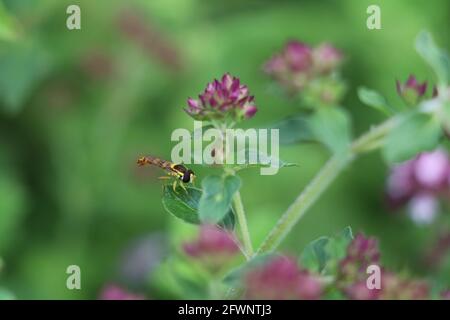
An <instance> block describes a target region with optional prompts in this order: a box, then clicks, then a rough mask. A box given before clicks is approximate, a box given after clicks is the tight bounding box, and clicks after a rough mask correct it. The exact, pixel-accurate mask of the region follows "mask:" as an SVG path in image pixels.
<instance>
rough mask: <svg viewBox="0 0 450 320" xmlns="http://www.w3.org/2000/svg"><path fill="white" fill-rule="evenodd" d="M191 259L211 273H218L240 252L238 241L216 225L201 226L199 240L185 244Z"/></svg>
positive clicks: (184, 248)
mask: <svg viewBox="0 0 450 320" xmlns="http://www.w3.org/2000/svg"><path fill="white" fill-rule="evenodd" d="M183 250H184V252H185V254H186V255H188V256H189V257H191V258H193V259H196V260H198V261H200V262H201V263H202V264H203V265H204V266H205V267H206V268H208V269H209V270H210V271H211V272H217V271H219V270H221V269H222V267H223V266H224V265H225V264H226V263H227V262H230V260H231V259H233V258H234V257H235V256H236V255H237V253H238V252H239V247H238V245H237V244H236V239H234V238H233V236H232V235H231V234H229V233H228V232H227V231H224V230H221V229H219V228H218V227H216V226H214V225H203V226H201V229H200V233H199V236H198V238H197V239H195V240H193V241H190V242H186V243H184V244H183Z"/></svg>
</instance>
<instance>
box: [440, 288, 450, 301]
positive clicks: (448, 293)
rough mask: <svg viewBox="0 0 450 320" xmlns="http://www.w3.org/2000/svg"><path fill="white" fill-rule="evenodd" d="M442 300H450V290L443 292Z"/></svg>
mask: <svg viewBox="0 0 450 320" xmlns="http://www.w3.org/2000/svg"><path fill="white" fill-rule="evenodd" d="M441 298H442V299H443V300H450V290H444V291H442V292H441Z"/></svg>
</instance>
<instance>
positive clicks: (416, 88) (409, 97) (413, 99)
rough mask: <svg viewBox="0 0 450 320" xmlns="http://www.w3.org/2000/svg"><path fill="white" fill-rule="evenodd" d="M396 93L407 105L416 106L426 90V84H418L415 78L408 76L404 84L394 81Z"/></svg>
mask: <svg viewBox="0 0 450 320" xmlns="http://www.w3.org/2000/svg"><path fill="white" fill-rule="evenodd" d="M396 85H397V92H398V94H399V95H400V97H402V98H403V100H404V101H405V102H406V103H407V104H409V105H416V104H417V103H418V102H419V101H420V99H421V98H422V97H424V95H425V92H426V90H427V82H426V81H425V82H423V83H419V82H418V81H417V79H416V77H415V76H413V75H410V76H409V77H408V79H407V80H406V82H405V83H404V84H402V83H400V81H398V80H397V81H396Z"/></svg>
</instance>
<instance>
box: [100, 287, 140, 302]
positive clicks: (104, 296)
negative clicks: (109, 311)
mask: <svg viewBox="0 0 450 320" xmlns="http://www.w3.org/2000/svg"><path fill="white" fill-rule="evenodd" d="M99 299H100V300H144V296H142V295H139V294H135V293H131V292H128V291H127V290H125V289H123V288H122V287H120V286H118V285H115V284H109V285H107V286H105V287H104V288H103V289H102V292H101V293H100V297H99Z"/></svg>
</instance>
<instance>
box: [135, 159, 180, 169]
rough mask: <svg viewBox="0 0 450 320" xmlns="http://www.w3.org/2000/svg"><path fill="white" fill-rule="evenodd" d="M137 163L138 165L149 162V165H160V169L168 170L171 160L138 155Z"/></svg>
mask: <svg viewBox="0 0 450 320" xmlns="http://www.w3.org/2000/svg"><path fill="white" fill-rule="evenodd" d="M137 163H138V165H140V166H144V165H146V164H149V165H154V166H157V167H160V168H161V169H165V170H170V169H171V167H172V162H170V161H166V160H163V159H160V158H156V157H151V156H147V157H140V158H139V159H138V160H137Z"/></svg>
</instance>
